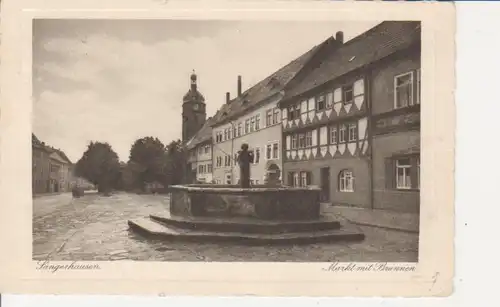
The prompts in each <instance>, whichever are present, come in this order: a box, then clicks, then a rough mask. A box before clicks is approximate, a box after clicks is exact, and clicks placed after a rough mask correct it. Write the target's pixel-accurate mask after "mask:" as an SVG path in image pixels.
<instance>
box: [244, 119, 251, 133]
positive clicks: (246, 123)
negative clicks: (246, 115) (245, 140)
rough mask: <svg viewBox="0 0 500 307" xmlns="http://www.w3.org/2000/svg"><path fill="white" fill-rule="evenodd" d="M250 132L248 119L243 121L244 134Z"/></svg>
mask: <svg viewBox="0 0 500 307" xmlns="http://www.w3.org/2000/svg"><path fill="white" fill-rule="evenodd" d="M248 132H250V119H247V120H245V134H247V133H248Z"/></svg>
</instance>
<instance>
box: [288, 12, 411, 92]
mask: <svg viewBox="0 0 500 307" xmlns="http://www.w3.org/2000/svg"><path fill="white" fill-rule="evenodd" d="M418 42H420V21H384V22H382V23H380V24H378V25H376V26H375V27H373V28H371V29H370V30H368V31H366V32H365V33H363V34H361V35H359V36H357V37H355V38H353V39H351V40H350V41H348V42H346V43H345V44H344V45H343V46H341V47H340V48H337V49H336V50H334V51H333V52H330V54H328V55H327V56H326V58H325V59H324V61H323V63H322V64H321V65H320V66H319V67H317V68H316V69H314V70H313V71H311V72H310V73H309V74H308V75H307V76H305V77H304V78H302V79H301V80H300V82H297V83H296V84H293V86H290V88H289V89H288V88H287V90H286V93H285V97H284V98H283V101H285V100H288V99H290V98H292V97H295V96H297V95H300V94H303V93H305V92H307V91H309V90H312V89H314V88H315V87H317V86H320V85H323V84H325V83H326V82H328V81H331V80H334V79H336V78H338V77H341V76H343V75H345V74H346V73H349V72H351V71H353V70H355V69H358V68H361V67H363V66H365V65H368V64H370V63H373V62H375V61H378V60H381V59H383V58H384V57H387V56H389V55H391V54H393V53H395V52H397V51H400V50H403V49H405V48H409V47H411V46H412V45H414V44H416V43H418Z"/></svg>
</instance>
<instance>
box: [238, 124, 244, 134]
mask: <svg viewBox="0 0 500 307" xmlns="http://www.w3.org/2000/svg"><path fill="white" fill-rule="evenodd" d="M242 127H243V124H242V123H241V122H239V123H238V136H241V132H242Z"/></svg>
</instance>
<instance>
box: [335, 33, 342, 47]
mask: <svg viewBox="0 0 500 307" xmlns="http://www.w3.org/2000/svg"><path fill="white" fill-rule="evenodd" d="M335 40H336V41H337V42H339V43H341V44H343V43H344V32H342V31H338V32H337V33H335Z"/></svg>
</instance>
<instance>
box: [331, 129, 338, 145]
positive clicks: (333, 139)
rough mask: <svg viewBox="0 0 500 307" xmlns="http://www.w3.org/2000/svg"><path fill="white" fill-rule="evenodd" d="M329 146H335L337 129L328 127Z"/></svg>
mask: <svg viewBox="0 0 500 307" xmlns="http://www.w3.org/2000/svg"><path fill="white" fill-rule="evenodd" d="M330 144H337V127H330Z"/></svg>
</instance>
